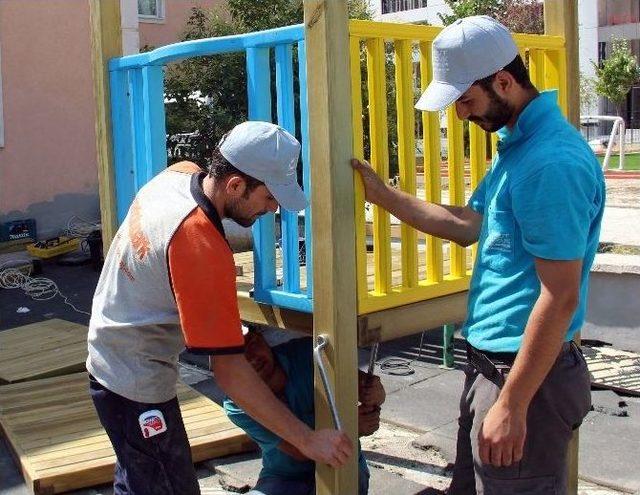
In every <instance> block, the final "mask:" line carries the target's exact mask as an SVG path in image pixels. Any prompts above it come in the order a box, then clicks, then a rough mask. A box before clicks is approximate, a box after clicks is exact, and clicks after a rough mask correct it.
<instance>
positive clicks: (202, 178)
mask: <svg viewBox="0 0 640 495" xmlns="http://www.w3.org/2000/svg"><path fill="white" fill-rule="evenodd" d="M299 153H300V144H299V143H298V141H296V139H295V138H294V137H293V136H291V134H289V133H288V132H287V131H285V130H284V129H282V128H281V127H279V126H277V125H274V124H270V123H266V122H244V123H242V124H240V125H238V126H236V127H235V128H234V129H232V130H231V131H230V132H229V133H228V134H227V135H226V136H225V138H223V141H222V142H221V143H220V144H219V145H218V147H217V148H216V150H215V151H214V152H213V156H212V159H211V164H210V166H209V172H208V173H206V172H203V171H202V170H201V169H200V168H199V167H198V166H197V165H195V164H194V163H190V162H181V163H178V164H176V165H173V166H171V167H169V168H168V169H167V170H165V171H164V172H162V173H161V174H159V175H158V176H156V177H154V178H153V179H152V180H151V181H149V183H147V184H146V185H145V186H144V187H143V188H142V189H140V191H139V192H138V194H137V195H136V198H135V199H134V201H133V203H132V205H131V208H130V209H129V212H128V214H127V217H126V218H125V220H124V222H123V223H122V225H121V226H120V228H119V229H118V233H117V234H116V236H115V238H114V241H113V244H112V245H111V248H110V250H109V253H108V254H107V257H106V259H105V264H104V268H103V271H102V274H101V276H100V280H99V282H98V286H97V289H96V293H95V296H94V299H93V307H92V315H91V321H90V324H89V339H88V345H89V357H88V359H87V369H88V371H89V374H90V391H91V395H92V398H93V401H94V404H95V406H96V410H97V411H98V416H99V417H100V421H101V423H102V425H103V426H104V428H105V429H106V431H107V433H108V435H109V438H110V440H111V443H112V444H113V447H114V450H115V452H116V456H117V464H116V472H115V481H114V493H115V495H119V494H125V493H126V494H131V495H140V494H179V495H190V494H197V493H199V488H198V483H197V479H196V474H195V470H194V468H193V462H192V460H191V454H190V449H189V443H188V440H187V436H186V433H185V428H184V424H183V421H182V417H181V415H180V410H179V407H178V403H177V400H176V382H177V379H178V371H177V362H178V355H179V353H180V352H181V351H182V350H183V349H184V347H185V346H186V348H187V349H188V350H189V351H190V352H194V353H202V354H209V355H211V356H212V359H211V366H212V370H213V372H214V374H215V377H216V381H217V383H218V384H219V385H220V387H222V389H223V390H224V391H225V393H227V394H228V395H229V396H230V397H231V398H232V399H233V400H234V401H235V402H236V403H237V404H239V405H240V406H241V407H242V408H243V409H244V410H245V411H246V412H247V413H248V414H249V415H251V416H252V417H253V418H254V419H256V420H257V421H258V422H260V423H261V424H263V425H264V426H265V427H266V428H268V429H270V430H271V431H273V433H275V434H276V435H278V436H279V437H281V438H283V439H285V440H286V441H288V442H289V443H291V444H292V445H294V446H296V447H297V448H298V449H299V450H300V451H301V452H303V453H304V454H305V455H306V456H307V457H308V458H310V459H313V460H315V461H318V462H323V463H327V464H330V465H332V466H334V467H338V466H341V465H342V464H344V463H345V462H346V460H347V458H348V457H349V456H350V455H351V453H352V446H351V443H350V441H349V439H348V437H347V436H346V435H344V434H343V433H341V432H338V431H335V430H319V431H313V430H311V429H310V428H309V427H308V426H307V425H306V424H304V423H303V422H301V421H300V420H299V419H297V418H296V417H295V416H294V415H293V414H292V413H291V412H290V411H289V409H288V408H287V407H285V405H284V404H282V402H281V401H280V400H278V399H277V398H276V397H275V396H274V395H273V393H272V392H271V390H270V389H269V388H268V387H267V386H266V385H265V384H264V382H263V381H262V380H261V379H260V378H259V377H258V375H257V374H256V373H255V371H254V370H253V368H252V367H251V366H250V365H249V364H248V363H247V361H246V359H245V357H244V355H243V346H244V339H243V335H242V330H241V324H240V314H239V311H238V301H237V297H236V283H235V264H234V260H233V253H232V251H231V249H230V247H229V245H228V243H227V241H226V238H225V233H224V229H223V226H222V219H223V218H229V219H231V220H234V221H235V222H237V223H238V224H240V225H242V226H245V227H248V226H250V225H252V224H253V223H254V222H255V220H256V219H257V218H258V217H259V216H261V215H264V214H265V213H268V212H275V211H276V209H277V208H278V206H279V205H280V206H282V207H284V208H286V209H288V210H292V211H298V210H301V209H303V208H304V207H305V206H306V204H307V201H306V198H305V196H304V193H303V192H302V190H301V189H300V187H299V185H298V183H297V179H296V166H297V161H298V156H299Z"/></svg>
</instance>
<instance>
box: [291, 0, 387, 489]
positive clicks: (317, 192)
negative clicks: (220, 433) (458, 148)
mask: <svg viewBox="0 0 640 495" xmlns="http://www.w3.org/2000/svg"><path fill="white" fill-rule="evenodd" d="M304 21H305V39H306V45H307V77H308V84H309V91H308V93H309V137H310V151H311V162H312V163H313V167H312V168H311V172H312V180H311V186H312V194H311V199H312V209H313V212H314V213H313V240H314V249H313V251H314V252H313V258H314V259H313V263H314V266H315V267H316V270H315V272H314V277H313V293H314V321H313V325H314V328H313V331H314V336H316V337H317V336H318V335H321V334H324V335H327V338H328V342H329V345H328V348H327V353H326V354H327V360H326V361H327V362H328V374H329V383H330V386H331V387H332V388H333V391H334V393H335V398H336V404H337V408H338V412H339V415H340V419H341V422H342V425H343V428H344V431H345V432H347V433H348V434H349V436H350V438H351V440H352V442H353V445H354V446H355V445H357V432H358V425H357V421H358V418H357V408H356V404H357V398H358V394H357V392H358V390H357V389H358V382H357V374H356V371H357V365H358V359H357V358H358V356H357V348H356V344H357V322H356V316H357V297H356V294H357V282H356V245H355V235H354V232H355V209H354V206H353V205H354V201H355V195H354V189H355V186H354V172H353V170H352V169H351V167H350V166H349V160H350V158H351V156H352V153H353V141H352V137H353V133H352V131H353V126H352V122H351V110H352V106H351V91H350V89H351V88H350V84H351V81H350V73H349V66H350V63H349V32H348V31H349V30H348V19H347V1H346V0H339V1H338V0H335V1H332V2H326V1H324V0H305V2H304ZM381 124H382V123H381ZM318 267H322V269H321V270H320V269H317V268H318ZM337 377H340V378H339V379H337ZM315 383H316V387H315V389H316V393H315V408H316V411H315V417H316V427H317V428H326V427H328V426H332V421H331V414H330V411H329V407H328V403H327V400H326V397H325V394H324V392H323V391H322V390H321V387H322V386H321V384H320V380H319V376H318V374H317V372H316V382H315ZM357 487H358V465H357V455H353V456H351V458H350V460H349V461H348V463H347V464H346V465H345V466H344V467H342V468H341V469H338V470H334V469H332V468H331V467H329V466H327V465H322V464H320V463H318V464H317V465H316V493H317V494H318V495H327V494H332V493H343V494H347V493H349V494H350V493H357Z"/></svg>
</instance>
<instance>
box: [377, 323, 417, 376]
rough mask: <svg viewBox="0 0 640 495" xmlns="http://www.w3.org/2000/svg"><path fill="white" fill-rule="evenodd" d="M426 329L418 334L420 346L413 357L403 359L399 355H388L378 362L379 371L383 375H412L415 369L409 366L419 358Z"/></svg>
mask: <svg viewBox="0 0 640 495" xmlns="http://www.w3.org/2000/svg"><path fill="white" fill-rule="evenodd" d="M425 333H426V330H423V331H422V334H421V335H420V347H419V348H418V355H417V356H416V357H415V358H413V359H405V358H400V357H388V358H386V359H385V360H384V361H381V362H380V372H381V373H384V374H385V375H395V376H409V375H413V374H414V373H415V372H416V370H414V369H413V367H412V366H411V365H412V364H413V363H414V362H415V361H417V360H419V359H420V356H421V355H422V342H423V340H424V334H425Z"/></svg>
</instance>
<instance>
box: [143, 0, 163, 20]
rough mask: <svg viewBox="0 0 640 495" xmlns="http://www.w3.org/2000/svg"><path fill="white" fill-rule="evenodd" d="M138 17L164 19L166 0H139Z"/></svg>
mask: <svg viewBox="0 0 640 495" xmlns="http://www.w3.org/2000/svg"><path fill="white" fill-rule="evenodd" d="M138 17H140V19H141V20H162V19H164V0H138Z"/></svg>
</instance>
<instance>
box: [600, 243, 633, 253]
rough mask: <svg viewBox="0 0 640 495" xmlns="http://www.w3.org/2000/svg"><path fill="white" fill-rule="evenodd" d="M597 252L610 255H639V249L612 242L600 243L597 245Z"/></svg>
mask: <svg viewBox="0 0 640 495" xmlns="http://www.w3.org/2000/svg"><path fill="white" fill-rule="evenodd" d="M598 252H599V253H611V254H640V247H637V246H627V245H624V244H614V243H612V242H601V243H600V244H599V245H598Z"/></svg>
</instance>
